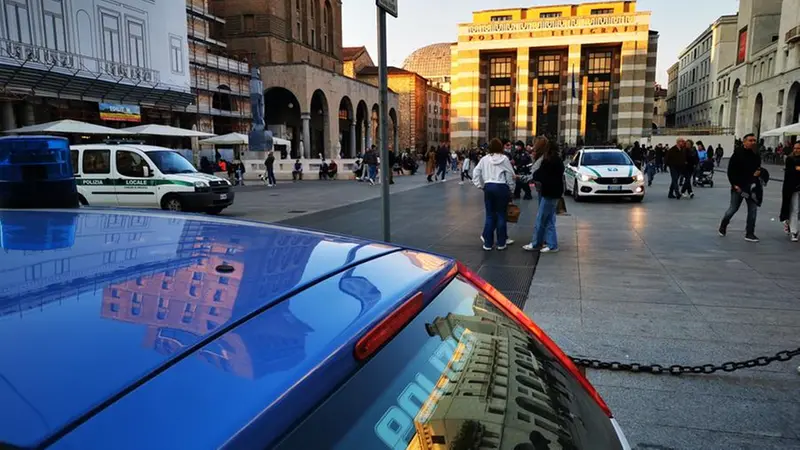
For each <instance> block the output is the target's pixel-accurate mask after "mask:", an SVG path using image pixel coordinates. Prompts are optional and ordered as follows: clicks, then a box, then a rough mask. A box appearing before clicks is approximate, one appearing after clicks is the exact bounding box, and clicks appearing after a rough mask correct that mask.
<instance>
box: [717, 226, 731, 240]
mask: <svg viewBox="0 0 800 450" xmlns="http://www.w3.org/2000/svg"><path fill="white" fill-rule="evenodd" d="M717 233H719V235H720V236H722V237H725V236H726V235H727V234H728V229H727V228H726V227H723V226H722V225H720V227H719V230H717Z"/></svg>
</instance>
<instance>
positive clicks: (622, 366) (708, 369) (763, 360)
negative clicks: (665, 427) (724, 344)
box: [572, 348, 800, 375]
mask: <svg viewBox="0 0 800 450" xmlns="http://www.w3.org/2000/svg"><path fill="white" fill-rule="evenodd" d="M798 355H800V348H796V349H794V350H783V351H780V352H778V353H775V355H773V356H759V357H758V358H753V359H748V360H746V361H739V362H735V361H729V362H726V363H724V364H720V365H718V366H715V365H714V364H703V365H702V366H682V365H680V364H674V365H671V366H662V365H660V364H639V363H621V362H617V361H612V362H607V361H600V360H598V359H587V358H572V362H574V363H575V364H576V365H577V366H582V367H588V368H590V369H597V370H611V371H617V372H619V371H622V372H634V373H650V374H653V375H662V374H667V373H668V374H670V375H682V374H684V373H691V374H698V375H708V374H712V373H714V372H717V371H720V370H721V371H723V372H733V371H735V370H739V369H749V368H753V367H763V366H768V365H770V364H772V363H774V362H775V361H781V362H784V361H789V360H790V359H792V358H794V357H795V356H798Z"/></svg>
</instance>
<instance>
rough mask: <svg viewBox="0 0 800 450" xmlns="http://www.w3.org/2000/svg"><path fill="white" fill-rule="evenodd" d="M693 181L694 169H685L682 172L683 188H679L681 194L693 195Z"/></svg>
mask: <svg viewBox="0 0 800 450" xmlns="http://www.w3.org/2000/svg"><path fill="white" fill-rule="evenodd" d="M693 181H694V169H685V170H684V171H683V188H681V193H685V192H688V193H690V194H691V193H693V192H694V191H693V190H692V182H693Z"/></svg>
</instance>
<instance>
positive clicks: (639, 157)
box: [630, 141, 644, 170]
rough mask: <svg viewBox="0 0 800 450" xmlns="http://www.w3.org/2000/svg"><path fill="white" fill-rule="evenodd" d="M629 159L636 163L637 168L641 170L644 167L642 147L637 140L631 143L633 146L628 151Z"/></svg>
mask: <svg viewBox="0 0 800 450" xmlns="http://www.w3.org/2000/svg"><path fill="white" fill-rule="evenodd" d="M630 156H631V159H632V160H633V163H634V164H636V167H637V168H638V169H639V170H643V169H642V168H643V167H644V165H643V162H644V149H643V148H642V147H641V146H640V145H639V141H636V142H634V143H633V148H632V149H631V153H630Z"/></svg>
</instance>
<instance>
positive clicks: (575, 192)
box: [572, 180, 583, 202]
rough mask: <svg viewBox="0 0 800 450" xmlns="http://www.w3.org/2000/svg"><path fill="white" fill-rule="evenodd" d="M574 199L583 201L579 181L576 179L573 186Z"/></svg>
mask: <svg viewBox="0 0 800 450" xmlns="http://www.w3.org/2000/svg"><path fill="white" fill-rule="evenodd" d="M572 199H573V200H575V201H576V202H582V201H583V198H582V197H581V194H580V191H578V181H577V180H575V184H574V185H573V186H572Z"/></svg>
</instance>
